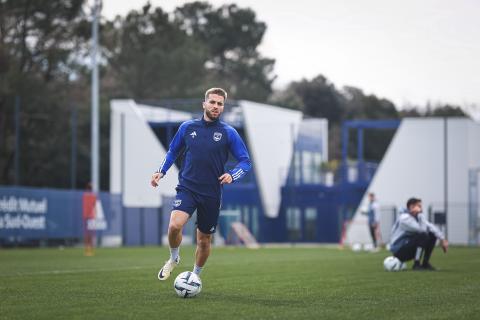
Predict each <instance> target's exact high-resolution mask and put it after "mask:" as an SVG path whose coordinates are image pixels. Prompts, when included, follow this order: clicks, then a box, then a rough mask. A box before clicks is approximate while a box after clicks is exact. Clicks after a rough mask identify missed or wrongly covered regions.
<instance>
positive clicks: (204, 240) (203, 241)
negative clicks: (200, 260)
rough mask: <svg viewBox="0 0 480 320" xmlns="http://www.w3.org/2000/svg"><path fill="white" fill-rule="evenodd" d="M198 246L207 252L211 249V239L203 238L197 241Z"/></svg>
mask: <svg viewBox="0 0 480 320" xmlns="http://www.w3.org/2000/svg"><path fill="white" fill-rule="evenodd" d="M197 246H198V247H199V248H200V249H203V250H207V249H209V248H210V237H202V238H199V239H198V240H197Z"/></svg>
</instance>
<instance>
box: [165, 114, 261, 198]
mask: <svg viewBox="0 0 480 320" xmlns="http://www.w3.org/2000/svg"><path fill="white" fill-rule="evenodd" d="M182 151H184V154H185V158H184V160H183V163H182V167H181V168H180V172H179V174H178V184H179V186H181V187H185V188H187V189H189V190H190V191H193V192H195V193H198V194H200V195H205V196H211V197H219V196H221V191H222V187H221V184H220V181H219V180H218V178H219V177H220V176H221V175H222V174H224V173H226V172H227V171H226V170H225V164H226V163H227V160H228V152H230V153H231V154H232V155H233V156H234V157H235V159H237V161H238V164H237V165H236V166H235V168H233V169H232V170H229V171H228V173H230V175H231V176H232V178H233V182H235V181H237V180H238V179H240V178H242V177H243V176H244V175H245V174H246V173H247V172H248V171H249V170H250V168H251V167H252V164H251V161H250V156H249V155H248V151H247V148H246V147H245V143H243V140H242V138H241V137H240V135H239V134H238V132H237V131H236V130H235V129H234V128H233V127H231V126H230V125H228V124H226V123H225V122H222V121H219V120H216V121H213V122H208V121H205V119H204V118H203V116H202V118H201V119H195V120H189V121H185V122H184V123H182V124H181V125H180V128H178V131H177V133H176V134H175V136H174V137H173V140H172V142H171V143H170V147H169V148H168V152H167V155H166V156H165V159H164V160H163V162H162V165H161V166H160V168H159V169H158V171H159V172H162V173H163V174H164V175H165V174H166V173H167V171H168V169H169V168H170V167H171V166H172V164H173V163H174V162H175V160H176V159H177V157H178V156H179V155H180V154H181V153H182Z"/></svg>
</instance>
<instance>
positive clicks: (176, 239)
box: [168, 210, 190, 260]
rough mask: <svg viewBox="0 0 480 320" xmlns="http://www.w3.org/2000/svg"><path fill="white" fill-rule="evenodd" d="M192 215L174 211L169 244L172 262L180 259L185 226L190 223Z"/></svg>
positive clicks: (169, 232) (169, 230)
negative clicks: (179, 253)
mask: <svg viewBox="0 0 480 320" xmlns="http://www.w3.org/2000/svg"><path fill="white" fill-rule="evenodd" d="M189 218H190V215H189V214H188V213H186V212H185V211H181V210H173V211H172V213H171V215H170V222H169V224H168V244H169V246H170V260H177V259H178V256H179V255H178V251H179V248H180V244H181V243H182V230H183V226H184V225H185V224H186V223H187V222H188V219H189Z"/></svg>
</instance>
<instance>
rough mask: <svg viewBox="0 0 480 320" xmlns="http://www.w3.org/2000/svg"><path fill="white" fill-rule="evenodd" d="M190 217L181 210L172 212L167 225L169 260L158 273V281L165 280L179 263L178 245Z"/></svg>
mask: <svg viewBox="0 0 480 320" xmlns="http://www.w3.org/2000/svg"><path fill="white" fill-rule="evenodd" d="M189 218H190V215H189V214H188V213H186V212H184V211H181V210H173V211H172V213H171V215H170V223H169V224H168V243H169V246H170V258H169V259H168V260H167V262H165V265H164V266H163V267H162V269H160V271H159V272H158V280H162V281H163V280H167V279H168V277H170V274H171V273H172V271H173V269H175V267H176V266H177V265H178V264H179V263H180V255H179V250H180V243H182V229H183V226H184V225H185V224H186V223H187V221H188V219H189Z"/></svg>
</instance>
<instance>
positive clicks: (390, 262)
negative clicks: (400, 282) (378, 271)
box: [383, 256, 406, 271]
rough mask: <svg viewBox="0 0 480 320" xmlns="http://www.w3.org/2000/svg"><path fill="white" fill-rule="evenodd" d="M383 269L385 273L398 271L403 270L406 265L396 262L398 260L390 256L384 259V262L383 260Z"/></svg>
mask: <svg viewBox="0 0 480 320" xmlns="http://www.w3.org/2000/svg"><path fill="white" fill-rule="evenodd" d="M383 267H384V268H385V270H387V271H400V270H403V269H405V267H406V265H405V263H403V262H401V261H400V260H398V258H396V257H393V256H390V257H386V258H385V260H383Z"/></svg>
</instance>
